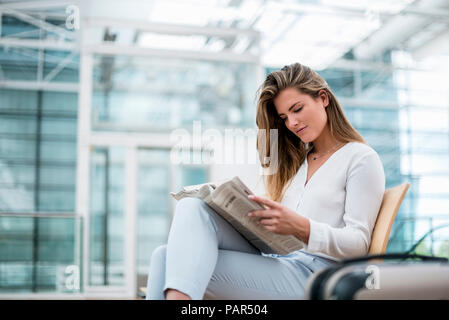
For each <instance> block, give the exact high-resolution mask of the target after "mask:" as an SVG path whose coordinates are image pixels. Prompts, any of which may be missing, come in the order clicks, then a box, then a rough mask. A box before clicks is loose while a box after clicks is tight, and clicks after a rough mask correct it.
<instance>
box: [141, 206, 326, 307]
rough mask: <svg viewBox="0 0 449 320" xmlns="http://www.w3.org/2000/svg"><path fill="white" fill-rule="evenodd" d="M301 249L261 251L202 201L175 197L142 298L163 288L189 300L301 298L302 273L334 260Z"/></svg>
mask: <svg viewBox="0 0 449 320" xmlns="http://www.w3.org/2000/svg"><path fill="white" fill-rule="evenodd" d="M334 263H335V262H334V261H332V260H329V259H325V258H322V257H318V256H315V255H312V254H310V253H306V252H304V251H301V250H299V251H295V252H293V253H290V254H288V255H285V256H281V255H276V254H269V255H267V254H263V253H261V252H260V251H259V250H258V249H257V248H255V247H254V246H252V245H251V243H249V242H248V241H247V240H246V239H245V238H244V237H242V236H241V235H240V233H238V232H237V231H236V230H235V229H234V228H233V227H232V226H231V225H230V224H229V223H228V222H227V221H226V220H224V219H223V218H222V217H220V216H219V215H218V214H217V213H216V212H215V211H214V210H213V209H212V208H211V207H209V206H208V205H207V204H206V203H205V202H204V201H202V200H200V199H196V198H184V199H182V200H180V201H178V203H177V206H176V210H175V215H174V218H173V221H172V225H171V228H170V233H169V237H168V243H167V244H166V245H163V246H160V247H158V248H156V250H154V252H153V254H152V256H151V263H150V270H149V275H148V284H147V295H146V298H147V299H151V300H153V299H156V300H163V299H165V290H166V289H168V288H171V289H176V290H179V291H181V292H183V293H185V294H187V295H189V296H190V297H191V298H192V299H194V300H199V299H222V300H231V299H236V300H241V299H248V300H253V299H254V300H256V299H265V300H274V299H283V300H285V299H302V298H303V296H304V287H305V284H306V281H307V278H308V277H309V276H310V275H311V274H312V273H313V272H315V271H317V270H319V269H321V268H325V267H327V266H330V265H332V264H334Z"/></svg>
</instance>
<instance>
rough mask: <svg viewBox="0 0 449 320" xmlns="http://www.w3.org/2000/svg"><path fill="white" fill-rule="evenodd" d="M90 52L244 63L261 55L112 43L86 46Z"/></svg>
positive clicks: (250, 61) (256, 59)
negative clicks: (153, 47)
mask: <svg viewBox="0 0 449 320" xmlns="http://www.w3.org/2000/svg"><path fill="white" fill-rule="evenodd" d="M86 50H87V51H88V52H89V53H95V54H103V55H123V56H147V57H157V58H164V59H170V58H172V59H173V58H178V59H192V60H208V61H229V62H242V63H259V60H260V58H259V56H256V55H253V54H249V53H243V54H237V53H234V52H204V51H196V50H167V49H152V48H144V47H137V46H119V45H111V44H105V43H104V44H100V45H90V46H87V47H86Z"/></svg>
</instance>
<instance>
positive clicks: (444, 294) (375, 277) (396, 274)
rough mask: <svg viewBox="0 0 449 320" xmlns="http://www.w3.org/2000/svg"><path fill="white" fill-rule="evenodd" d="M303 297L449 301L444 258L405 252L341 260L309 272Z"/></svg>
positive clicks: (448, 276) (448, 272)
mask: <svg viewBox="0 0 449 320" xmlns="http://www.w3.org/2000/svg"><path fill="white" fill-rule="evenodd" d="M410 259H415V260H414V261H410ZM416 259H418V261H416ZM385 260H387V261H385ZM397 260H399V261H397ZM394 261H395V262H394ZM305 298H306V299H310V300H329V299H332V300H352V299H355V300H367V299H368V300H387V299H398V300H403V299H407V300H409V299H432V300H441V299H444V300H449V263H448V259H447V258H440V257H433V256H423V255H417V254H408V253H405V254H382V255H368V256H363V257H359V258H354V259H347V260H342V261H340V262H339V263H338V264H337V265H335V266H332V267H329V268H325V269H323V270H320V271H318V272H316V273H314V274H312V276H311V277H310V278H309V279H308V281H307V284H306V287H305Z"/></svg>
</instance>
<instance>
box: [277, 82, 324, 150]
mask: <svg viewBox="0 0 449 320" xmlns="http://www.w3.org/2000/svg"><path fill="white" fill-rule="evenodd" d="M273 102H274V105H275V107H276V111H277V113H278V115H279V117H280V118H281V119H282V120H283V121H284V123H285V126H286V127H287V129H288V130H290V131H291V132H293V133H294V134H295V135H296V136H297V137H299V139H301V141H303V142H304V143H307V142H312V141H314V140H316V139H317V138H318V137H319V136H320V134H321V133H322V132H323V129H324V128H325V127H326V124H327V114H326V110H325V108H326V107H327V106H328V104H329V99H328V96H327V94H326V92H325V91H324V90H322V91H321V92H320V95H319V96H318V98H317V99H314V98H313V97H312V96H310V95H308V94H304V93H301V92H300V91H299V90H297V89H295V88H287V89H284V90H282V91H281V92H280V93H279V94H278V95H277V97H276V98H275V99H274V100H273Z"/></svg>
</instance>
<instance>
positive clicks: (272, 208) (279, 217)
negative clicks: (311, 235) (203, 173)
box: [248, 196, 308, 240]
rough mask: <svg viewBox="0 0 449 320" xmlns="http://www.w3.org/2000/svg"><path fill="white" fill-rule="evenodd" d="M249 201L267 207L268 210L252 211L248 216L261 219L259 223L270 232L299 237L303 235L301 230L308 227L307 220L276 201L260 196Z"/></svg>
mask: <svg viewBox="0 0 449 320" xmlns="http://www.w3.org/2000/svg"><path fill="white" fill-rule="evenodd" d="M248 199H250V200H252V201H255V202H258V203H260V204H262V205H264V206H265V207H267V209H266V210H254V211H251V212H250V213H249V214H248V215H249V216H250V217H259V218H260V220H259V223H260V224H261V225H263V226H264V227H265V229H267V230H269V231H272V232H274V233H278V234H286V235H287V234H291V235H295V236H298V235H299V234H302V232H301V229H304V228H307V227H308V226H305V225H304V224H305V221H304V220H307V219H306V218H304V217H302V216H300V215H299V214H298V213H296V212H295V211H293V210H291V209H290V208H287V207H286V206H283V205H281V204H280V203H278V202H276V201H273V200H269V199H265V198H262V197H259V196H248ZM307 222H308V221H307ZM307 224H308V223H307ZM307 238H308V237H307ZM301 240H302V239H301Z"/></svg>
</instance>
